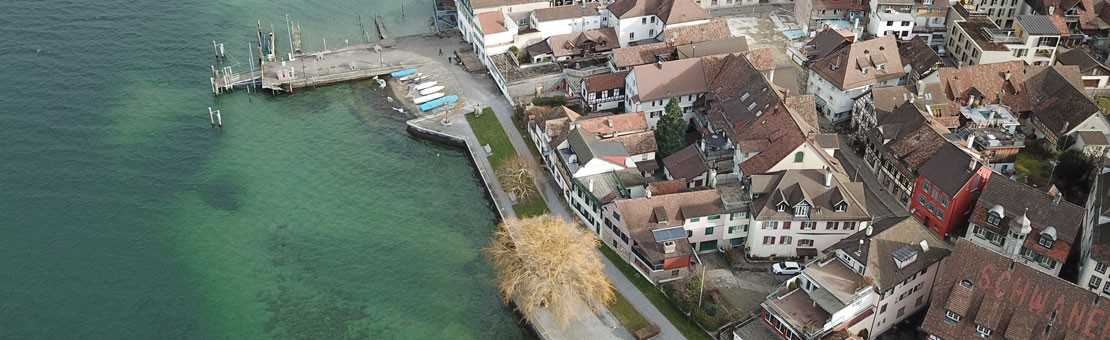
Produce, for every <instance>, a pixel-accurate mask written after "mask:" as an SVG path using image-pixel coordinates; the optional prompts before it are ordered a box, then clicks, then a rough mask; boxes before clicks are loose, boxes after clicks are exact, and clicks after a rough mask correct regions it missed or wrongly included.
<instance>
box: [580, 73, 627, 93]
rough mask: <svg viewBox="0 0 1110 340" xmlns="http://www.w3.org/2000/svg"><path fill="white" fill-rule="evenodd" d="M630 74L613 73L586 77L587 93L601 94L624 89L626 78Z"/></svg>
mask: <svg viewBox="0 0 1110 340" xmlns="http://www.w3.org/2000/svg"><path fill="white" fill-rule="evenodd" d="M626 76H628V72H613V73H605V74H598V75H593V76H589V77H586V91H588V92H600V91H605V90H611V89H617V88H621V89H623V88H624V78H625V77H626Z"/></svg>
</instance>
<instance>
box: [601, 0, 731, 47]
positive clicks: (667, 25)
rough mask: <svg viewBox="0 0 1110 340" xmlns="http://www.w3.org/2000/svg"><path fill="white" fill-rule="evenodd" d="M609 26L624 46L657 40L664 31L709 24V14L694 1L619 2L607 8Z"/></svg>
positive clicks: (643, 0) (625, 0)
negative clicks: (615, 31)
mask: <svg viewBox="0 0 1110 340" xmlns="http://www.w3.org/2000/svg"><path fill="white" fill-rule="evenodd" d="M608 11H609V25H610V26H612V27H613V28H615V29H616V30H617V36H618V37H620V44H621V47H627V46H629V45H630V44H634V43H637V42H641V41H645V40H647V41H663V40H661V39H658V37H659V35H661V34H662V33H663V31H664V30H667V29H672V28H678V27H684V26H695V25H702V24H708V23H709V22H710V16H709V12H708V11H706V10H705V9H704V8H701V6H698V4H696V3H694V0H617V1H614V2H613V3H612V4H610V5H609V7H608Z"/></svg>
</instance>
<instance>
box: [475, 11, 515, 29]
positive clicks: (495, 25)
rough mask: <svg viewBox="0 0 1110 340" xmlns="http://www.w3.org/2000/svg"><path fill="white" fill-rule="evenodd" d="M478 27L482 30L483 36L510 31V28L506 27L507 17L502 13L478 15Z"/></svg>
mask: <svg viewBox="0 0 1110 340" xmlns="http://www.w3.org/2000/svg"><path fill="white" fill-rule="evenodd" d="M478 26H479V27H481V28H482V33H483V34H494V33H501V32H508V31H509V28H508V27H507V26H506V25H505V15H504V14H502V13H501V11H493V12H485V13H481V14H478Z"/></svg>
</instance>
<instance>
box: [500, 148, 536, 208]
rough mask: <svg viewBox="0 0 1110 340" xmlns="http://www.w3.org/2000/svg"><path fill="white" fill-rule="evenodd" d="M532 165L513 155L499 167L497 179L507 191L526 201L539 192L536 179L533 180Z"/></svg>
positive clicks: (517, 198)
mask: <svg viewBox="0 0 1110 340" xmlns="http://www.w3.org/2000/svg"><path fill="white" fill-rule="evenodd" d="M532 173H533V170H532V167H531V165H529V164H528V162H525V161H524V160H522V159H520V157H517V156H515V155H514V156H512V158H509V159H507V160H505V163H504V164H502V166H501V168H500V169H497V173H496V175H497V181H498V182H500V183H501V188H502V189H505V192H507V193H509V194H510V195H512V197H515V198H516V200H517V201H525V200H527V199H529V198H531V197H532V196H534V195H536V194H537V193H538V191H539V190H538V189H537V188H536V183H535V181H533V180H532Z"/></svg>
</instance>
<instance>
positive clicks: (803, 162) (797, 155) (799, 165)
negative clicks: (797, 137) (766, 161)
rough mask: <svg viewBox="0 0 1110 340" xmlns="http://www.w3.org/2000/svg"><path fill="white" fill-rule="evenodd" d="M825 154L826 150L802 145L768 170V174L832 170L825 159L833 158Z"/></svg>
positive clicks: (806, 144) (805, 144)
mask: <svg viewBox="0 0 1110 340" xmlns="http://www.w3.org/2000/svg"><path fill="white" fill-rule="evenodd" d="M823 153H825V151H824V150H821V149H819V148H817V147H814V146H813V145H812V144H810V143H802V145H799V146H798V147H797V148H796V149H794V151H792V152H790V153H789V154H787V156H786V158H783V159H782V160H780V161H779V162H778V164H775V165H774V166H772V167H771V168H770V169H768V170H767V172H769V173H770V172H777V171H783V170H805V169H828V168H831V167H832V165H831V164H829V162H828V160H827V158H825V157H832V155H823Z"/></svg>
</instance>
